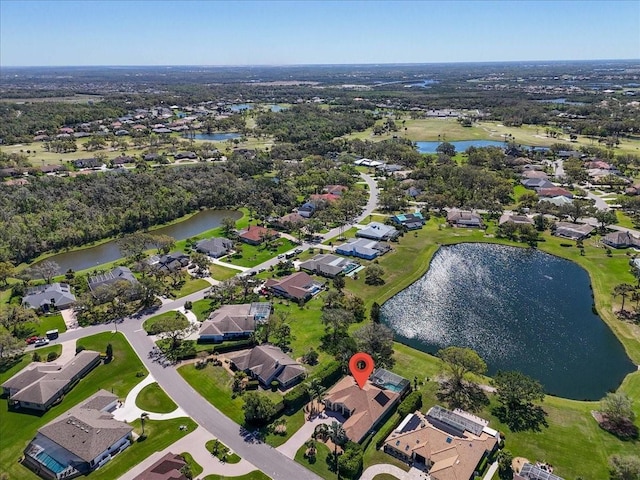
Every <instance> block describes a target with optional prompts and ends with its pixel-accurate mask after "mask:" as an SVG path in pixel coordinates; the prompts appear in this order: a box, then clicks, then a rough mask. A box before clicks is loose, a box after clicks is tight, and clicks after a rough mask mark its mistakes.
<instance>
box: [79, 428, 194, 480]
mask: <svg viewBox="0 0 640 480" xmlns="http://www.w3.org/2000/svg"><path fill="white" fill-rule="evenodd" d="M131 424H132V425H133V427H134V431H135V432H136V433H137V434H138V435H140V433H141V432H142V430H141V428H140V419H137V420H135V421H133V422H132V423H131ZM181 425H186V427H187V428H186V430H180V426H181ZM197 426H198V425H197V424H196V423H195V422H194V421H193V420H191V419H190V418H187V417H183V418H174V419H171V420H162V421H157V420H147V421H145V422H144V433H145V435H146V438H145V439H144V440H142V441H139V440H138V441H136V442H134V443H133V445H131V446H130V447H129V448H127V449H126V450H125V451H123V452H122V453H120V454H119V455H117V456H116V457H115V458H114V459H112V460H111V461H110V462H108V463H107V464H106V465H105V466H103V467H102V468H100V469H98V470H96V471H95V472H92V473H91V474H90V475H89V476H88V478H90V479H91V480H113V479H114V478H119V477H120V476H121V475H123V474H124V473H125V472H127V471H129V470H131V468H132V467H134V466H135V465H137V464H138V463H140V462H141V461H142V460H143V459H145V458H147V457H149V456H150V455H152V454H153V453H155V452H159V451H161V450H164V449H165V448H167V447H168V446H169V445H171V444H172V443H175V442H177V441H178V440H180V439H181V438H182V437H184V436H185V435H188V434H190V433H191V432H193V431H194V430H195V429H196V428H197Z"/></svg>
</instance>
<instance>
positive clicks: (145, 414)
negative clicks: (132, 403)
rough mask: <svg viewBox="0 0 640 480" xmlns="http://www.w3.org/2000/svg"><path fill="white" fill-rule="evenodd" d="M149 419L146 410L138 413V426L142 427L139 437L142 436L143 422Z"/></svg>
mask: <svg viewBox="0 0 640 480" xmlns="http://www.w3.org/2000/svg"><path fill="white" fill-rule="evenodd" d="M148 419H149V414H148V413H147V412H142V413H141V414H140V427H142V433H141V434H140V436H141V437H144V424H145V422H146V421H147V420H148Z"/></svg>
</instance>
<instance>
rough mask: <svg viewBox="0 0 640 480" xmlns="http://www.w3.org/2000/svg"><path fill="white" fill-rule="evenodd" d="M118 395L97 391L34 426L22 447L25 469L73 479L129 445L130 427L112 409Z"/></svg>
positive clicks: (100, 464) (59, 477) (53, 476)
mask: <svg viewBox="0 0 640 480" xmlns="http://www.w3.org/2000/svg"><path fill="white" fill-rule="evenodd" d="M117 403H118V397H116V396H115V395H114V394H112V393H109V392H107V391H106V390H99V391H98V392H97V393H96V394H94V395H93V396H91V397H89V398H88V399H87V400H85V401H84V402H82V403H81V404H79V405H77V406H75V407H73V408H72V409H71V410H69V411H67V412H66V413H63V414H62V415H60V416H58V417H56V418H55V419H53V420H52V421H51V422H49V423H47V424H46V425H44V426H43V427H41V428H39V429H38V433H37V434H36V436H35V437H34V438H33V440H31V442H30V443H29V445H28V446H27V448H26V449H25V450H24V462H23V464H24V465H26V466H27V467H28V468H30V469H31V470H33V471H34V472H36V473H38V475H40V476H41V477H44V478H47V479H56V480H58V479H60V480H61V479H63V478H73V477H77V476H80V475H86V474H88V473H89V472H92V471H93V470H95V469H97V468H100V467H101V466H103V465H104V464H105V463H107V462H108V461H109V460H111V458H112V457H113V456H115V455H117V454H118V453H120V452H122V451H123V450H124V449H125V448H127V447H128V446H129V445H131V442H132V436H131V432H132V431H133V427H132V426H130V425H128V424H126V423H124V422H120V421H117V420H115V419H114V418H113V415H112V414H111V413H110V412H112V411H113V410H114V409H115V407H116V405H117Z"/></svg>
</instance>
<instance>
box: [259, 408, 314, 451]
mask: <svg viewBox="0 0 640 480" xmlns="http://www.w3.org/2000/svg"><path fill="white" fill-rule="evenodd" d="M280 419H281V420H284V421H285V425H286V426H287V432H286V433H285V434H284V435H278V434H276V433H274V432H266V434H265V436H264V441H265V443H267V444H269V445H271V446H272V447H274V448H277V447H279V446H280V445H282V444H283V443H285V442H286V441H287V440H289V439H290V438H291V436H292V435H293V434H294V433H296V432H297V431H298V430H299V429H300V427H302V425H304V412H303V411H302V409H299V410H297V411H296V412H294V413H292V414H290V415H289V414H286V413H285V414H283V415H282V416H281V417H280Z"/></svg>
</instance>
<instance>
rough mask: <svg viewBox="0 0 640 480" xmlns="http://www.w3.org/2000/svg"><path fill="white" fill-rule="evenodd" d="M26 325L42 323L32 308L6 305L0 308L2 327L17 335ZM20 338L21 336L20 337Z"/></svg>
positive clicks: (0, 323)
mask: <svg viewBox="0 0 640 480" xmlns="http://www.w3.org/2000/svg"><path fill="white" fill-rule="evenodd" d="M25 323H36V324H38V323H40V321H39V319H38V316H37V315H36V313H35V312H34V311H33V310H32V309H30V308H24V307H22V306H19V305H4V306H1V307H0V325H2V326H3V327H4V328H6V329H7V330H11V331H12V333H13V334H14V335H17V334H18V333H19V331H20V327H22V326H23V325H24V324H25ZM18 336H19V335H18Z"/></svg>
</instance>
